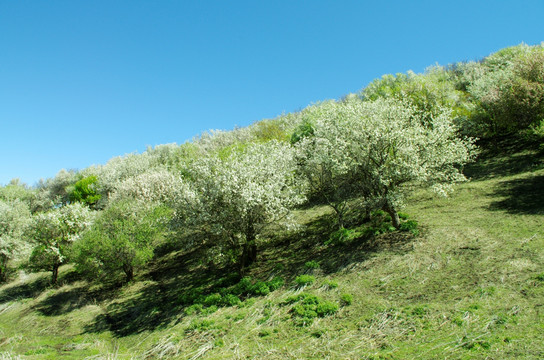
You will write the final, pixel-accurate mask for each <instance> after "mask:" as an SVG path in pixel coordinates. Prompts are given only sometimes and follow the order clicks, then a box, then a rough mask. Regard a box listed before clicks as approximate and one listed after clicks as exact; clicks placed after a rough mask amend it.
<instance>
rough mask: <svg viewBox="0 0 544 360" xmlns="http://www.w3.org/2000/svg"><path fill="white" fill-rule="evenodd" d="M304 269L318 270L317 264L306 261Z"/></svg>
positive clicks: (312, 261)
mask: <svg viewBox="0 0 544 360" xmlns="http://www.w3.org/2000/svg"><path fill="white" fill-rule="evenodd" d="M304 267H305V268H306V269H310V270H313V269H319V263H318V262H317V261H315V260H311V261H306V263H305V264H304Z"/></svg>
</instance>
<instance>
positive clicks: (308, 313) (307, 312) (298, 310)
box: [283, 293, 338, 326]
mask: <svg viewBox="0 0 544 360" xmlns="http://www.w3.org/2000/svg"><path fill="white" fill-rule="evenodd" d="M283 304H295V305H294V306H293V307H292V308H291V313H292V314H293V319H294V321H295V324H296V325H298V326H306V325H309V324H311V323H312V322H313V321H314V319H315V318H317V317H325V316H327V315H331V314H334V313H335V312H336V311H338V304H337V303H335V302H332V301H326V300H323V299H321V298H319V297H317V296H315V295H312V294H306V293H302V294H298V295H295V296H291V297H289V298H287V299H286V300H285V301H284V302H283Z"/></svg>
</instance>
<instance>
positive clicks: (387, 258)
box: [0, 143, 544, 359]
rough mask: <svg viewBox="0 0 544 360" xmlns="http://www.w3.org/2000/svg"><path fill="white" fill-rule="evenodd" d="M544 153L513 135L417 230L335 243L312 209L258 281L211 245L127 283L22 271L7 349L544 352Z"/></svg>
mask: <svg viewBox="0 0 544 360" xmlns="http://www.w3.org/2000/svg"><path fill="white" fill-rule="evenodd" d="M543 159H544V157H543V156H542V153H541V152H538V150H537V149H536V148H535V149H532V148H531V147H523V148H516V147H515V143H514V144H512V143H511V144H504V146H502V145H498V146H496V148H495V150H494V151H490V152H487V153H484V154H482V157H481V159H480V160H479V161H478V162H477V163H476V164H473V165H471V166H470V167H467V169H466V172H467V174H468V175H469V176H470V177H471V178H472V181H471V182H468V183H464V184H461V185H459V186H458V187H457V188H456V191H455V192H454V193H453V194H452V196H451V197H450V198H445V199H444V198H436V197H434V196H433V195H432V194H431V193H429V192H427V191H423V190H422V191H418V192H417V193H415V194H413V196H412V197H411V198H410V199H409V201H408V205H407V207H406V208H405V209H403V212H404V213H407V214H409V220H413V221H417V230H418V232H417V233H414V232H412V231H411V229H408V230H409V231H404V232H386V233H382V234H380V235H377V236H375V237H368V236H366V235H365V234H363V231H361V235H360V237H357V236H353V238H350V239H349V241H345V242H341V243H337V244H332V243H329V244H326V243H327V240H329V239H330V235H331V234H332V233H333V232H334V231H335V230H336V229H335V228H334V217H333V216H332V214H331V213H330V211H329V209H328V208H327V207H325V206H312V207H309V208H307V209H304V210H300V211H298V212H297V214H296V217H297V219H298V221H299V223H300V224H301V228H300V229H299V230H297V232H296V233H280V232H275V231H274V232H271V233H270V236H271V238H272V241H271V242H270V243H269V244H267V245H263V246H261V248H262V250H261V253H260V255H259V259H260V262H259V263H258V264H257V266H254V267H252V268H251V269H249V271H248V274H247V275H248V276H249V279H250V280H244V281H245V282H246V283H245V285H244V286H245V287H244V289H245V290H240V289H242V287H243V286H242V285H237V284H239V282H240V279H237V278H236V277H233V276H230V277H229V275H228V272H226V271H225V269H214V268H213V266H211V267H209V266H208V264H203V263H200V262H199V261H198V259H199V256H198V251H200V250H195V251H196V252H193V253H189V252H183V251H181V250H179V251H173V252H167V253H165V254H164V255H163V256H161V257H160V258H158V259H156V260H155V261H154V263H153V264H152V266H151V268H150V269H149V271H148V272H146V273H141V274H138V276H137V278H136V279H135V281H133V282H131V283H129V284H128V285H124V286H121V285H120V283H116V282H112V283H110V284H105V285H102V286H98V285H93V284H89V283H87V282H86V281H84V280H83V279H79V278H78V277H77V275H76V274H75V273H73V270H72V269H71V268H70V267H64V268H63V269H62V271H61V274H60V282H61V285H60V286H59V287H58V288H51V287H49V285H48V279H49V274H47V273H41V274H31V275H24V276H20V277H19V278H18V279H17V280H15V281H13V282H11V283H9V284H6V285H4V286H2V287H1V288H0V359H17V358H22V359H59V358H60V359H82V358H86V357H87V358H91V359H131V358H135V359H191V358H193V359H197V358H200V359H239V358H255V359H297V358H302V359H326V358H329V359H442V358H449V359H511V358H519V359H541V358H544V342H543V341H542V339H544V317H543V313H544V252H543V251H542V250H543V249H544V160H543ZM357 231H358V230H357ZM352 234H355V232H352ZM416 234H417V235H416ZM308 263H309V264H310V265H307V264H308ZM315 264H318V266H315ZM308 272H311V276H313V277H314V278H315V281H313V282H307V283H305V286H303V287H302V288H300V287H299V286H296V278H297V277H299V276H301V275H305V276H309V275H308ZM274 278H275V279H276V280H275V281H274V280H273V279H274ZM280 280H281V281H280ZM265 288H266V289H265ZM228 289H230V290H228ZM267 289H268V291H266V290H267ZM227 290H228V291H227ZM229 291H230V295H232V296H236V297H237V298H238V299H239V300H240V302H238V301H235V299H234V298H233V297H227V295H228V293H229ZM235 292H236V294H234V293H235ZM215 294H217V295H215ZM219 294H221V296H220V297H219V296H218V295H219ZM301 294H305V295H301ZM189 295H190V296H189ZM199 296H200V298H199ZM301 296H302V297H301ZM198 299H201V302H198V301H197V300H198ZM223 299H225V300H223ZM228 299H230V300H232V303H229V301H230V300H228ZM296 299H298V300H296ZM304 299H309V300H304ZM195 301H196V303H199V304H202V306H201V309H202V310H198V311H197V310H195V311H186V310H187V309H189V308H190V307H191V306H192V305H194V304H195ZM305 301H306V303H305ZM319 304H321V306H320V307H319ZM213 307H215V308H213ZM197 308H198V306H197ZM206 309H211V310H213V311H211V310H208V311H205V310H206ZM318 309H319V311H318ZM314 313H315V315H316V316H313V315H314ZM310 318H311V321H305V320H301V319H310ZM301 325H302V326H301Z"/></svg>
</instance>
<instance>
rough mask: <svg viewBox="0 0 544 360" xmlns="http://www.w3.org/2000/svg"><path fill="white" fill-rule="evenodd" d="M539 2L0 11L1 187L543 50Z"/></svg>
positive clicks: (59, 4)
mask: <svg viewBox="0 0 544 360" xmlns="http://www.w3.org/2000/svg"><path fill="white" fill-rule="evenodd" d="M543 18H544V1H542V0H534V1H523V0H521V1H519V0H518V1H500V0H494V1H478V0H471V1H464V0H462V1H455V2H451V1H436V0H435V1H406V0H402V1H387V0H384V1H380V2H379V1H332V0H330V1H317V0H312V1H296V0H289V1H283V0H281V1H278V0H274V1H258V0H254V1H235V0H232V1H205V0H202V1H197V0H194V1H182V0H179V1H173V0H172V1H166V0H164V1H151V0H149V1H138V0H130V1H121V0H119V1H116V0H109V1H72V0H69V1H55V0H49V1H39V0H35V1H24V0H23V1H9V0H0V126H1V127H0V134H1V141H0V184H6V183H7V182H9V180H10V179H11V178H15V177H19V178H20V179H21V180H23V181H24V182H27V183H29V184H30V185H32V184H34V183H35V182H36V181H37V180H39V179H40V178H48V177H53V176H54V175H55V174H56V173H57V172H58V171H59V170H60V169H62V168H66V169H71V168H76V169H83V168H85V167H88V166H90V165H92V164H102V163H105V162H106V161H107V160H108V159H110V158H112V157H114V156H118V155H123V154H126V153H130V152H134V151H137V152H142V151H144V150H145V148H146V146H147V145H152V146H154V145H157V144H164V143H172V142H177V143H183V142H185V141H186V140H189V139H191V138H192V137H194V136H195V135H198V134H199V133H201V132H202V131H204V130H208V129H232V128H233V127H234V126H236V125H238V126H245V125H249V124H251V123H252V122H254V121H257V120H261V119H265V118H273V117H276V116H277V115H279V114H281V113H282V112H291V111H295V110H298V109H301V108H304V107H305V106H307V105H308V104H310V103H312V102H316V101H319V100H324V99H331V98H333V99H337V98H340V97H342V96H343V95H345V94H347V93H350V92H355V91H358V90H360V89H362V88H363V87H364V86H366V85H367V84H368V83H369V82H370V81H372V80H373V79H375V78H377V77H380V76H381V75H383V74H386V73H397V72H406V71H408V70H413V71H415V72H422V71H424V69H425V68H426V67H427V66H429V65H432V64H435V63H439V64H442V65H445V64H448V63H452V62H458V61H464V60H476V59H480V58H482V57H483V56H486V55H488V54H490V53H492V52H494V51H496V50H499V49H501V48H503V47H507V46H512V45H517V44H519V43H521V42H525V43H527V44H529V45H534V44H539V43H540V42H541V41H543V40H544V36H543V35H544V27H543V23H542V19H543Z"/></svg>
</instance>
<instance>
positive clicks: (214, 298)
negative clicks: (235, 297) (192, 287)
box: [202, 294, 221, 306]
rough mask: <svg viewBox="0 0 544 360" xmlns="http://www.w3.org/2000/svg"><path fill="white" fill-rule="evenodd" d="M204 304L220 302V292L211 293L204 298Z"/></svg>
mask: <svg viewBox="0 0 544 360" xmlns="http://www.w3.org/2000/svg"><path fill="white" fill-rule="evenodd" d="M202 303H203V304H204V305H206V306H213V305H219V304H221V294H211V295H208V296H206V297H205V298H204V301H203V302H202Z"/></svg>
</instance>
